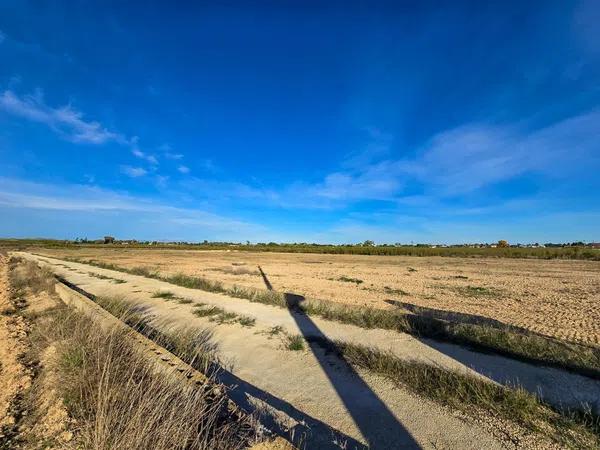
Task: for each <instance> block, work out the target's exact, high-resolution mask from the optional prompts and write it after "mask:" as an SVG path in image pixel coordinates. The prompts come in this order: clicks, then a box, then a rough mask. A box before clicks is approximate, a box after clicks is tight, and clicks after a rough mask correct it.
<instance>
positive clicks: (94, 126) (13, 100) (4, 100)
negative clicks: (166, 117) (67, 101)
mask: <svg viewBox="0 0 600 450" xmlns="http://www.w3.org/2000/svg"><path fill="white" fill-rule="evenodd" d="M0 108H1V109H3V110H4V111H6V112H7V113H9V114H12V115H14V116H16V117H21V118H23V119H27V120H29V121H32V122H37V123H42V124H44V125H47V126H48V127H49V128H50V129H52V130H53V131H54V132H56V133H57V134H59V135H60V136H61V137H63V138H64V139H66V140H68V141H71V142H74V143H86V144H104V143H107V142H111V141H112V142H117V143H119V144H125V143H126V142H127V139H126V138H125V137H124V136H123V135H121V134H119V133H115V132H113V131H110V130H108V129H106V128H105V127H103V126H102V125H101V124H100V123H99V122H96V121H90V120H85V119H84V115H83V113H81V112H80V111H77V110H76V109H74V108H73V107H71V106H70V105H65V106H61V107H58V108H52V107H50V106H48V105H46V104H45V103H44V98H43V95H42V93H41V91H38V92H37V93H36V94H34V95H25V96H23V97H19V96H18V95H16V94H15V93H14V92H13V91H11V90H6V91H4V92H3V93H2V94H1V95H0Z"/></svg>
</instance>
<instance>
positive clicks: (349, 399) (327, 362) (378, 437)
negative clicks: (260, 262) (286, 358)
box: [259, 267, 421, 449]
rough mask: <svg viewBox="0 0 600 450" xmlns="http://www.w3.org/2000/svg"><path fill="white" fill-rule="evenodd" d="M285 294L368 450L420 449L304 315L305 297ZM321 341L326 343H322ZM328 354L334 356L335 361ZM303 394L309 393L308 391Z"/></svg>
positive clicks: (296, 319) (267, 283)
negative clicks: (302, 307) (302, 306)
mask: <svg viewBox="0 0 600 450" xmlns="http://www.w3.org/2000/svg"><path fill="white" fill-rule="evenodd" d="M259 270H260V273H261V275H262V277H263V279H264V280H265V285H266V286H267V288H268V289H272V286H271V283H270V282H269V280H268V278H267V276H266V274H265V273H264V271H263V270H262V269H261V268H260V267H259ZM284 296H285V300H286V303H287V307H288V310H289V312H290V315H291V316H292V318H293V319H294V321H295V322H296V325H297V326H298V328H299V329H300V331H301V333H302V335H303V337H304V339H305V341H306V342H307V344H308V346H309V348H310V350H311V351H312V353H313V355H314V356H315V358H316V360H317V361H318V363H319V365H320V366H321V369H322V370H323V372H324V373H325V375H326V376H327V379H328V380H329V382H330V383H331V386H332V387H333V388H334V390H335V392H336V393H337V395H338V397H339V398H340V400H341V401H342V403H343V404H344V406H345V408H346V411H347V412H348V414H349V415H350V416H351V417H352V420H353V421H354V423H355V425H356V426H357V428H358V429H359V430H360V433H361V435H362V436H363V438H364V439H365V441H366V442H367V444H368V447H369V448H371V449H396V448H403V449H419V448H421V447H420V446H419V445H418V444H417V442H416V441H415V440H414V439H413V437H412V436H411V434H410V433H409V432H408V430H407V429H406V428H405V427H404V426H403V425H402V424H401V423H400V422H399V421H398V420H397V419H396V417H395V416H394V415H393V414H392V412H391V411H390V410H389V408H388V407H387V406H386V404H385V403H384V402H383V401H382V400H381V399H380V398H379V397H378V396H377V394H375V392H373V390H372V389H371V388H370V387H369V385H368V384H367V383H366V382H365V381H364V380H363V379H362V378H361V377H360V375H359V374H358V373H357V372H356V370H354V368H353V367H352V366H351V365H350V364H348V362H346V361H345V360H344V359H343V357H340V356H339V355H341V352H340V351H339V350H338V349H337V348H336V346H335V343H334V342H332V341H330V340H329V339H328V338H327V336H325V334H324V333H323V332H322V331H321V330H320V329H319V327H317V325H316V324H315V323H314V322H313V321H312V320H311V318H310V317H309V316H307V315H306V314H304V312H303V311H302V310H301V308H300V307H299V306H300V304H301V303H302V302H303V301H304V300H305V299H304V297H303V296H301V295H296V294H292V293H285V294H284ZM324 343H326V344H325V345H323V344H324ZM324 347H326V348H324ZM330 353H332V354H333V355H336V357H335V360H333V359H332V357H331V356H330ZM306 394H307V396H310V395H311V393H310V392H307V393H306ZM346 448H354V447H346Z"/></svg>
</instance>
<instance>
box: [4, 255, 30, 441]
mask: <svg viewBox="0 0 600 450" xmlns="http://www.w3.org/2000/svg"><path fill="white" fill-rule="evenodd" d="M12 312H14V308H13V306H12V304H11V302H10V292H9V282H8V265H7V258H6V257H5V256H3V255H1V254H0V442H1V441H2V438H3V437H4V435H5V434H6V433H8V434H10V433H11V431H12V428H13V426H14V424H15V417H14V414H15V412H14V411H13V402H14V401H15V399H16V398H17V396H18V395H20V394H22V393H23V392H24V391H25V390H26V389H27V388H28V387H29V386H30V384H31V374H30V372H29V370H28V369H27V368H26V367H25V366H24V365H23V364H22V363H21V361H20V359H21V357H22V356H23V355H24V353H25V352H26V350H27V345H26V331H27V325H26V323H25V322H24V321H23V318H22V317H19V316H15V315H12Z"/></svg>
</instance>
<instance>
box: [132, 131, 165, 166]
mask: <svg viewBox="0 0 600 450" xmlns="http://www.w3.org/2000/svg"><path fill="white" fill-rule="evenodd" d="M139 141H140V139H139V138H138V137H137V136H133V137H132V138H131V139H130V143H131V153H132V154H133V156H135V157H136V158H139V159H143V160H144V161H146V162H148V163H150V164H151V165H152V166H156V165H158V159H156V156H154V155H149V154H148V153H146V152H143V151H142V150H140V147H139Z"/></svg>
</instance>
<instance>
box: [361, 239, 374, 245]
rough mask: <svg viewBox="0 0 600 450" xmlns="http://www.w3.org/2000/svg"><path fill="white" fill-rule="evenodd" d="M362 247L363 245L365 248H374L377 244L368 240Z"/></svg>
mask: <svg viewBox="0 0 600 450" xmlns="http://www.w3.org/2000/svg"><path fill="white" fill-rule="evenodd" d="M362 245H363V247H373V246H374V245H375V242H373V241H369V240H366V241H365V242H363V243H362Z"/></svg>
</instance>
